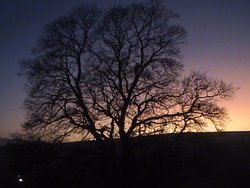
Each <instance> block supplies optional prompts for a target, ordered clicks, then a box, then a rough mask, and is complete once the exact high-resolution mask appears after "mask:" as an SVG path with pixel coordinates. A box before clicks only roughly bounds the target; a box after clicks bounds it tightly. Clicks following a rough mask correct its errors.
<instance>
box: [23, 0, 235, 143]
mask: <svg viewBox="0 0 250 188" xmlns="http://www.w3.org/2000/svg"><path fill="white" fill-rule="evenodd" d="M176 18H178V14H177V13H175V12H173V11H171V10H169V9H168V8H166V7H165V6H164V4H163V3H162V2H161V1H156V0H151V1H148V2H145V3H139V4H131V5H128V6H115V7H112V8H110V9H108V10H102V11H101V10H100V9H99V8H98V7H96V6H93V5H88V4H85V5H83V6H81V7H78V8H75V9H74V10H73V11H72V12H71V14H69V15H67V16H65V17H61V18H59V19H58V20H55V21H54V22H52V23H50V24H48V25H47V26H46V27H45V28H44V31H43V33H42V34H41V36H40V38H39V40H38V43H37V45H36V47H35V48H34V50H33V58H32V59H27V60H23V61H22V62H21V74H23V75H24V76H26V77H27V87H26V88H27V93H28V95H27V98H26V100H25V102H24V106H25V109H26V112H27V117H26V121H25V122H24V123H23V128H24V130H26V131H27V132H32V134H33V135H39V136H41V137H43V138H45V139H52V140H54V141H63V140H65V139H67V137H70V136H72V135H77V136H75V138H79V139H95V140H97V141H98V142H102V141H104V140H107V141H113V140H114V139H115V138H120V139H121V141H123V140H124V142H125V140H127V139H128V138H129V137H136V136H142V135H148V134H160V133H168V132H177V133H179V132H183V131H200V130H204V129H205V128H206V127H207V125H208V124H211V123H212V124H213V125H214V126H215V128H216V129H217V130H220V129H221V128H223V126H224V120H225V119H226V118H227V112H226V110H225V109H224V108H223V107H221V106H220V105H219V104H218V102H219V101H221V100H225V99H226V100H227V99H230V98H231V97H232V96H233V94H234V92H235V90H236V89H235V88H234V87H233V86H232V85H231V84H227V83H225V82H224V81H220V80H216V79H213V78H210V77H208V76H207V75H206V74H204V73H199V72H191V73H190V74H189V75H186V76H185V75H184V71H183V63H181V46H182V45H183V44H184V42H185V38H186V32H185V29H184V28H183V27H182V26H180V25H179V24H176Z"/></svg>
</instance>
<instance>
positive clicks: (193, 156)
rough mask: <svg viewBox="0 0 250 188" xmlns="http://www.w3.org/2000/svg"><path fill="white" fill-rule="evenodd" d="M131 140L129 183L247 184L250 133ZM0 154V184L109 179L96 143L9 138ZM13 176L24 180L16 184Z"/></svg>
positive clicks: (211, 187) (210, 187)
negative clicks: (49, 142)
mask: <svg viewBox="0 0 250 188" xmlns="http://www.w3.org/2000/svg"><path fill="white" fill-rule="evenodd" d="M131 142H132V145H133V146H134V147H133V148H132V149H133V150H132V157H131V158H132V160H131V161H130V166H129V169H130V176H131V177H130V178H131V185H130V187H143V186H144V187H170V188H172V187H174V188H178V187H181V188H182V187H184V188H189V187H190V188H191V187H192V188H196V187H197V188H198V187H199V188H200V187H202V188H206V187H207V188H216V187H220V188H221V187H222V188H223V187H227V188H230V187H232V188H238V187H250V163H249V161H250V132H219V133H185V134H182V135H181V136H180V135H179V134H167V135H157V136H147V137H141V138H139V139H133V140H132V141H131ZM0 154H1V155H2V157H1V160H2V161H3V159H4V157H3V156H6V157H5V159H4V161H5V162H4V164H5V165H4V167H5V168H7V169H1V173H4V174H5V179H3V180H1V182H2V183H1V182H0V185H3V186H5V187H20V186H22V187H61V188H62V187H72V188H74V187H103V186H105V184H106V182H107V179H108V178H109V177H107V173H106V167H105V165H104V162H103V159H102V157H101V155H100V151H99V150H98V149H97V147H96V144H95V142H79V143H63V144H46V143H30V142H24V143H16V144H13V143H12V144H9V145H7V146H5V147H1V149H0ZM0 162H1V161H0ZM6 174H7V175H6ZM18 175H21V177H22V178H23V179H24V182H22V183H18V181H17V180H18V179H17V178H19V177H17V176H18ZM1 177H3V176H1ZM126 178H128V177H124V181H126ZM3 186H0V187H3ZM113 187H116V188H117V187H119V186H118V185H114V186H113Z"/></svg>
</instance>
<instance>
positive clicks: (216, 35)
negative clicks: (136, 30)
mask: <svg viewBox="0 0 250 188" xmlns="http://www.w3.org/2000/svg"><path fill="white" fill-rule="evenodd" d="M82 2H83V0H0V87H1V89H0V137H8V136H9V134H10V133H11V132H15V131H17V130H20V124H21V122H22V121H23V120H24V114H25V113H24V110H23V109H22V102H23V100H24V98H25V92H24V86H25V81H24V78H22V77H18V76H17V73H18V69H19V65H18V62H19V61H20V60H21V59H24V58H28V57H29V56H30V51H31V49H32V48H33V47H34V46H35V44H36V40H37V39H38V36H39V34H40V33H41V31H42V28H43V27H44V25H46V24H47V23H50V22H51V21H53V20H55V19H57V18H58V17H60V16H64V15H66V14H68V13H69V12H70V11H71V9H72V8H73V7H75V6H78V5H80V4H81V3H82ZM86 2H88V1H86ZM91 2H92V3H93V2H95V3H97V4H98V5H99V6H100V7H108V6H112V5H114V4H119V3H123V2H122V0H110V1H108V0H92V1H91ZM124 2H141V1H140V0H133V1H132V0H130V1H128V0H127V1H124ZM164 2H165V3H166V5H167V7H168V8H170V9H172V10H174V11H176V12H178V13H179V14H180V18H179V20H178V21H179V23H180V24H181V25H183V26H184V27H185V29H186V30H187V32H188V37H187V44H185V46H184V47H183V59H182V62H183V64H184V66H185V69H186V70H187V71H190V70H198V71H201V72H206V73H207V74H208V75H210V76H212V77H215V78H218V79H223V80H224V81H226V82H228V83H233V84H234V86H236V87H239V88H240V89H239V91H238V92H237V93H236V95H235V97H234V99H233V100H232V101H227V102H226V103H223V105H224V106H225V107H226V108H227V109H228V112H229V116H230V119H231V120H230V121H228V123H227V127H226V130H228V131H232V130H234V131H236V130H240V131H243V130H246V131H247V130H249V131H250V1H249V0H165V1H164Z"/></svg>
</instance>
